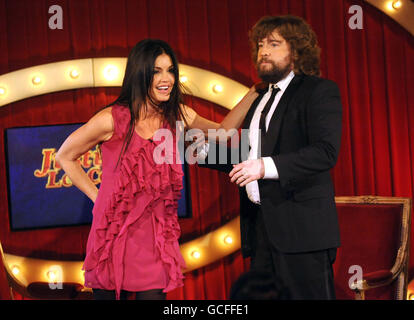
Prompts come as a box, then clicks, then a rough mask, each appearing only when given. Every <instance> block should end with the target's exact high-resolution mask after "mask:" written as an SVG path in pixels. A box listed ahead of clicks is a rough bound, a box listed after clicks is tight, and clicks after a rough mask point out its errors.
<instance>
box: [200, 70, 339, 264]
mask: <svg viewBox="0 0 414 320" xmlns="http://www.w3.org/2000/svg"><path fill="white" fill-rule="evenodd" d="M262 97H263V94H260V95H259V97H258V98H257V99H256V100H255V101H254V103H253V104H252V106H251V108H250V110H249V112H248V114H247V115H246V118H245V121H244V124H243V128H244V129H248V128H249V126H250V122H251V119H252V117H253V113H254V111H255V109H256V107H257V105H258V104H259V102H260V100H261V99H262ZM341 124H342V106H341V100H340V94H339V90H338V87H337V85H336V84H335V83H334V82H333V81H330V80H326V79H322V78H318V77H314V76H305V75H296V76H295V77H294V78H293V79H292V81H291V82H290V84H289V86H288V87H287V89H286V91H285V92H284V93H283V96H282V98H281V100H280V101H279V103H278V106H277V108H276V111H275V113H274V114H273V116H272V119H271V121H270V123H269V127H268V130H267V133H266V136H265V138H264V139H265V141H264V145H263V150H262V157H266V156H270V157H272V159H273V161H274V162H275V165H276V168H277V170H278V173H279V180H268V179H261V180H259V181H258V183H259V190H260V199H261V209H262V212H263V217H264V220H265V226H266V231H267V234H268V235H269V239H270V241H271V242H272V244H273V245H274V246H275V247H276V248H277V249H278V250H279V251H281V252H285V253H294V252H296V253H297V252H311V251H316V250H322V249H327V248H334V247H338V246H339V245H340V240H339V227H338V219H337V212H336V207H335V201H334V188H333V184H332V180H331V176H330V169H331V168H333V166H334V165H335V163H336V160H337V157H338V153H339V147H340V140H341ZM210 148H211V146H210ZM227 151H228V150H227ZM217 154H218V153H217ZM228 159H229V160H230V157H228ZM216 161H217V159H216ZM208 162H209V160H208V159H207V160H206V163H208ZM204 166H207V167H210V168H215V169H218V170H221V171H225V172H229V171H230V170H231V169H232V166H231V165H230V163H228V164H225V165H209V164H206V165H204ZM257 210H258V206H257V205H254V204H253V203H252V202H251V201H250V200H249V199H248V197H247V194H246V190H245V188H244V187H243V188H240V228H241V237H242V253H243V255H244V256H245V257H247V256H250V255H251V254H252V248H254V243H253V241H254V239H255V236H254V232H255V221H256V215H257Z"/></svg>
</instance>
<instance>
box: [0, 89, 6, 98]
mask: <svg viewBox="0 0 414 320" xmlns="http://www.w3.org/2000/svg"><path fill="white" fill-rule="evenodd" d="M5 94H6V89H5V88H3V87H0V96H3V95H5Z"/></svg>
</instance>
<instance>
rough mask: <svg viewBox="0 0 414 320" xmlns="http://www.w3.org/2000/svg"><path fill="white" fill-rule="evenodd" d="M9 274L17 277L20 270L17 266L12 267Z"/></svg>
mask: <svg viewBox="0 0 414 320" xmlns="http://www.w3.org/2000/svg"><path fill="white" fill-rule="evenodd" d="M11 272H12V273H13V274H14V275H15V276H17V275H18V274H19V273H20V268H19V267H18V266H13V267H12V268H11Z"/></svg>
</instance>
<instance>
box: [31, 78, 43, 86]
mask: <svg viewBox="0 0 414 320" xmlns="http://www.w3.org/2000/svg"><path fill="white" fill-rule="evenodd" d="M41 82H42V78H40V77H39V76H34V77H33V78H32V83H33V84H34V85H39V84H40V83H41Z"/></svg>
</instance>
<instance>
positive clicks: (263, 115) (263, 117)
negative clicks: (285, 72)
mask: <svg viewBox="0 0 414 320" xmlns="http://www.w3.org/2000/svg"><path fill="white" fill-rule="evenodd" d="M271 90H272V94H271V95H270V98H269V100H268V101H267V102H266V105H265V107H264V108H263V110H262V112H261V114H260V125H259V128H260V130H261V132H262V134H265V133H266V116H267V114H268V113H269V110H270V108H271V107H272V104H273V102H274V101H275V97H276V94H277V93H278V92H279V90H280V88H279V87H278V86H276V85H273V86H272V89H271Z"/></svg>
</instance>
